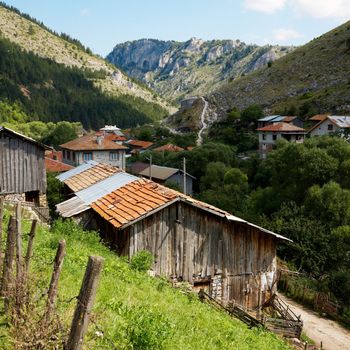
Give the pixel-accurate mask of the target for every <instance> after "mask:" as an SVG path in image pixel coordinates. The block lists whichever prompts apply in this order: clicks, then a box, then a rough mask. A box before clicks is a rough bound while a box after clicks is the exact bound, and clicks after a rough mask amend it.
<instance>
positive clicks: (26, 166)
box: [0, 126, 50, 207]
mask: <svg viewBox="0 0 350 350" xmlns="http://www.w3.org/2000/svg"><path fill="white" fill-rule="evenodd" d="M49 149H50V147H48V146H45V145H43V144H42V143H40V142H37V141H35V140H33V139H31V138H30V137H27V136H24V135H21V134H19V133H17V132H15V131H13V130H11V129H9V128H6V127H4V126H0V164H1V169H0V196H2V197H4V198H5V200H9V201H21V202H27V203H32V204H33V205H34V206H37V207H39V206H46V204H47V203H46V170H45V150H49Z"/></svg>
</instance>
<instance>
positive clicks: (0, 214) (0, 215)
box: [0, 197, 4, 271]
mask: <svg viewBox="0 0 350 350" xmlns="http://www.w3.org/2000/svg"><path fill="white" fill-rule="evenodd" d="M3 225H4V198H3V197H0V271H2V255H3V254H2V231H3Z"/></svg>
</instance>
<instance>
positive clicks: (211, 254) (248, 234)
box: [99, 202, 276, 308]
mask: <svg viewBox="0 0 350 350" xmlns="http://www.w3.org/2000/svg"><path fill="white" fill-rule="evenodd" d="M103 222H105V221H103V220H102V221H101V222H100V223H99V227H100V228H101V232H103V238H104V239H105V240H106V241H108V242H109V243H110V244H111V245H112V246H113V247H114V248H116V249H117V251H118V252H119V253H120V254H121V255H127V256H129V257H131V256H133V255H134V254H135V253H137V252H138V251H140V250H149V251H150V252H151V253H152V254H153V256H154V257H155V264H154V270H155V272H156V273H157V274H159V275H164V276H169V277H170V276H173V277H176V278H177V279H180V280H181V279H182V280H184V281H189V282H191V283H194V282H200V281H201V280H208V279H209V280H210V279H212V278H213V277H214V276H216V275H221V276H222V300H223V301H226V302H228V301H234V302H236V303H238V304H240V305H243V306H245V307H247V308H254V307H256V306H257V305H259V304H261V303H263V301H264V300H265V299H266V298H267V297H268V295H269V294H270V292H269V291H268V288H267V286H266V283H265V285H264V286H262V283H261V280H262V278H263V277H264V278H266V276H265V275H263V274H264V273H266V272H274V271H276V260H275V259H276V240H275V238H274V237H273V236H271V235H269V234H267V233H264V232H260V231H259V230H258V229H256V228H254V227H250V226H248V225H246V224H243V223H239V222H232V221H228V220H227V219H224V218H220V217H218V216H216V215H213V214H211V213H208V212H206V211H204V210H201V209H198V208H195V207H193V206H191V205H188V204H186V203H181V202H178V203H175V204H173V205H171V206H169V207H166V208H164V209H163V210H161V211H159V212H157V213H155V214H153V215H152V216H150V217H147V218H145V219H143V220H140V221H139V222H137V223H135V224H134V225H132V226H129V227H127V228H126V229H124V230H121V231H116V230H114V229H113V227H112V226H111V225H108V223H106V222H105V227H103V226H101V224H102V225H103ZM102 227H103V228H102Z"/></svg>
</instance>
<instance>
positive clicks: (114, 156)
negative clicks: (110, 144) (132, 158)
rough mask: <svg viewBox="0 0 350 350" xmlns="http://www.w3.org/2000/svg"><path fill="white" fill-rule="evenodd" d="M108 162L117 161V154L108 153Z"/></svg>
mask: <svg viewBox="0 0 350 350" xmlns="http://www.w3.org/2000/svg"><path fill="white" fill-rule="evenodd" d="M109 160H119V152H109Z"/></svg>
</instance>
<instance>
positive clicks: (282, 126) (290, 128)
mask: <svg viewBox="0 0 350 350" xmlns="http://www.w3.org/2000/svg"><path fill="white" fill-rule="evenodd" d="M256 130H257V131H275V132H306V130H305V129H303V128H299V127H298V126H295V125H292V124H288V123H275V124H270V125H266V126H264V127H263V128H259V129H256Z"/></svg>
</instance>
